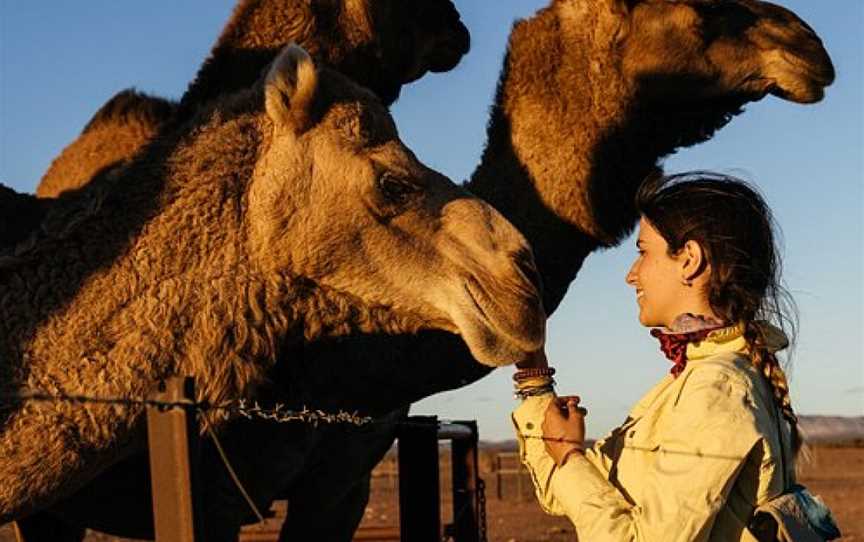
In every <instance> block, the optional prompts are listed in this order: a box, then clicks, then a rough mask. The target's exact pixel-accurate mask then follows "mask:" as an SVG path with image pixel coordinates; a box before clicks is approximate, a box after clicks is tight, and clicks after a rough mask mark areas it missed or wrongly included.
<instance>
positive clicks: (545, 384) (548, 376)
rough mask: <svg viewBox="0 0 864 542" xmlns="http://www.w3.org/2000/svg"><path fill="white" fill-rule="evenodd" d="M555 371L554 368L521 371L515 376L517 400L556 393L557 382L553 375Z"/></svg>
mask: <svg viewBox="0 0 864 542" xmlns="http://www.w3.org/2000/svg"><path fill="white" fill-rule="evenodd" d="M554 374H555V369H553V368H552V367H536V368H531V369H521V370H519V371H517V372H516V374H514V375H513V380H514V381H515V386H514V387H515V388H516V390H515V392H514V396H515V397H516V398H517V399H527V398H528V397H535V396H538V395H545V394H547V393H554V392H555V380H553V379H552V375H554Z"/></svg>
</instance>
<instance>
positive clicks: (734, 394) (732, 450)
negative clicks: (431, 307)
mask: <svg viewBox="0 0 864 542" xmlns="http://www.w3.org/2000/svg"><path fill="white" fill-rule="evenodd" d="M745 353H746V344H745V342H744V339H743V338H742V337H741V330H740V329H739V328H738V327H735V326H733V327H728V328H723V329H720V330H717V331H715V332H713V333H711V334H710V335H709V336H708V338H707V339H706V340H705V341H702V342H701V343H698V345H697V344H690V345H689V346H688V349H687V358H688V360H689V361H688V364H687V367H686V368H685V369H684V371H683V372H682V373H681V375H680V376H679V377H678V378H674V377H672V375H669V376H667V377H666V378H664V379H663V380H662V381H661V382H660V383H659V384H658V385H657V386H655V387H654V389H652V390H651V391H649V392H648V393H647V394H646V395H645V396H644V397H643V398H642V399H641V400H640V401H639V402H638V403H637V404H636V406H635V407H634V408H633V410H632V411H631V412H630V416H629V417H628V419H627V421H625V423H624V424H623V425H621V426H620V427H618V428H617V429H615V430H613V431H612V433H611V434H609V435H608V436H607V437H605V438H604V439H602V440H600V441H598V442H597V443H596V444H595V445H594V446H593V447H592V448H591V449H589V450H587V451H586V453H585V455H584V456H583V455H581V454H575V455H571V456H570V458H569V459H568V461H567V462H566V463H565V464H564V466H563V467H561V468H557V467H556V465H555V462H554V461H553V460H552V458H551V457H550V456H549V455H548V453H547V452H546V450H545V447H544V445H543V441H542V440H541V439H540V438H539V437H541V436H542V431H541V424H542V423H543V419H544V415H545V411H546V407H547V406H548V405H549V403H550V401H551V400H552V397H553V396H552V394H548V395H544V396H538V397H531V398H529V399H526V400H525V401H523V403H522V404H521V406H519V408H517V409H516V410H515V411H514V412H513V416H512V417H513V423H514V425H515V426H516V434H517V438H518V441H519V448H520V454H521V459H522V462H523V463H524V464H525V465H526V466H527V468H528V470H529V472H530V474H531V476H532V478H533V481H534V486H535V488H536V493H537V498H538V499H539V501H540V505H541V506H542V507H543V509H544V510H546V512H548V513H550V514H554V515H566V516H567V517H568V518H570V520H571V521H572V522H573V525H574V526H575V528H576V533H577V535H578V537H579V540H581V541H582V542H603V541H640V542H660V541H662V542H672V541H688V542H689V541H705V540H708V541H724V542H725V541H737V540H744V541H754V540H755V538H754V537H753V536H752V535H750V533H749V532H748V531H747V530H746V525H747V523H748V522H749V520H750V516H751V515H752V513H753V510H754V509H755V508H756V506H758V505H761V504H763V503H764V502H766V501H768V500H769V499H771V498H773V497H776V496H778V495H779V494H780V493H781V492H782V490H783V488H784V485H785V484H787V483H790V484H791V480H792V476H793V474H792V461H791V457H792V453H791V450H790V444H789V443H790V442H791V440H790V434H789V426H788V424H787V423H785V421H784V422H782V423H780V422H779V421H778V418H777V417H778V416H779V412H778V410H777V409H776V407H775V406H774V401H773V399H772V393H771V390H770V389H769V388H770V386H769V385H768V383H767V382H765V380H764V378H762V377H761V375H759V374H758V372H757V371H756V369H755V368H754V366H753V364H752V363H751V362H750V360H749V359H748V358H747V357H745V355H744V354H745ZM781 431H782V433H783V435H782V444H781V442H780V438H779V435H780V432H781ZM781 446H782V454H783V456H781ZM784 462H785V464H786V466H787V472H786V473H784V472H782V471H783V469H782V468H781V465H782V464H783V463H784Z"/></svg>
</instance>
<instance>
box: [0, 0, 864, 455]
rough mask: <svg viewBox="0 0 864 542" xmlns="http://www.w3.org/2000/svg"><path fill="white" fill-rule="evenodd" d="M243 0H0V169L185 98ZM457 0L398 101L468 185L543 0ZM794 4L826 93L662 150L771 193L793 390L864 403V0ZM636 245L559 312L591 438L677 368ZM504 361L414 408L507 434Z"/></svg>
mask: <svg viewBox="0 0 864 542" xmlns="http://www.w3.org/2000/svg"><path fill="white" fill-rule="evenodd" d="M233 3H234V2H233V1H232V0H208V1H206V2H205V1H199V2H181V3H177V2H168V1H166V0H151V1H149V2H117V1H107V0H88V1H86V2H48V1H45V0H27V1H24V0H0V182H3V183H5V184H7V185H10V186H13V187H14V188H16V189H18V190H21V191H27V192H32V191H33V190H34V189H35V187H36V184H37V182H38V180H39V178H40V177H41V175H42V173H43V172H44V171H45V170H46V169H47V167H48V165H49V164H50V161H51V160H52V158H53V157H54V156H56V155H57V154H58V153H59V151H60V150H61V149H62V148H63V147H64V146H65V145H66V144H68V143H69V142H71V141H72V139H73V138H74V137H75V136H76V135H77V134H78V132H79V131H80V130H81V128H82V127H83V126H84V124H85V123H86V122H87V120H88V119H89V118H90V116H91V115H92V114H93V112H95V111H96V110H97V109H98V108H99V106H100V105H102V103H104V102H105V101H106V100H107V99H108V98H109V97H111V96H112V95H113V94H114V93H115V92H116V91H118V90H120V89H122V88H126V87H129V86H135V87H137V88H138V89H140V90H143V91H146V92H150V93H156V94H160V95H163V96H167V97H174V98H177V97H179V96H180V95H181V94H182V93H183V91H184V89H185V88H186V85H187V83H188V82H189V81H190V80H191V79H192V78H193V76H194V75H195V72H196V71H197V68H198V65H199V64H200V63H201V61H202V60H203V59H204V58H205V56H206V55H207V53H208V52H209V49H210V47H211V45H212V44H213V42H214V41H215V39H216V37H217V35H218V33H219V31H220V29H221V28H222V25H223V24H224V23H225V21H226V20H227V18H228V16H229V14H230V11H231V8H232V7H233ZM456 3H457V6H458V8H459V9H460V11H461V12H462V14H463V19H464V20H465V22H466V24H467V25H468V27H469V29H470V30H471V32H472V38H473V45H472V50H471V52H470V53H469V55H468V56H467V57H466V58H465V59H464V61H463V62H462V64H461V65H460V66H459V67H458V68H457V69H456V70H455V71H453V72H450V73H447V74H441V75H433V76H427V77H425V78H424V79H422V80H421V81H419V82H417V83H415V84H413V85H411V86H409V87H406V88H405V89H404V90H403V94H402V98H401V99H400V101H399V102H398V103H397V104H396V105H395V106H394V108H393V112H394V115H395V117H396V120H397V124H398V126H399V129H400V133H401V135H402V137H403V139H404V140H405V141H406V142H407V143H408V145H409V146H411V147H412V148H413V149H414V150H415V151H416V153H417V155H418V156H419V157H420V158H421V159H422V160H423V161H425V162H426V163H427V164H429V165H430V166H432V167H434V168H436V169H438V170H440V171H442V172H443V173H445V174H447V175H448V176H450V177H451V178H453V179H454V180H457V181H459V180H462V179H465V178H467V177H468V176H469V175H470V174H471V171H472V170H473V169H474V167H475V166H476V164H477V162H478V160H479V157H480V153H481V151H482V148H483V144H484V141H485V126H486V118H487V112H488V108H489V105H490V104H491V100H492V96H493V94H494V89H495V83H496V81H497V79H498V73H499V70H500V68H501V62H502V58H503V54H504V47H505V44H506V39H507V35H508V34H509V29H510V26H511V24H512V22H513V20H514V19H516V18H517V17H525V16H528V15H530V14H531V13H533V12H534V11H535V10H536V9H537V8H538V7H540V6H541V5H544V4H545V3H546V2H545V1H540V0H500V1H497V2H487V1H485V0H482V1H481V0H456ZM784 5H786V6H787V7H789V8H791V9H793V10H794V11H795V12H797V13H798V14H799V15H801V16H802V17H803V18H804V19H805V20H807V22H808V23H810V25H811V26H812V27H814V28H815V29H816V31H817V32H818V33H819V34H820V35H821V36H822V38H823V40H824V41H825V44H826V47H827V49H828V51H829V52H830V53H831V55H832V57H833V59H834V62H835V66H836V68H837V72H838V78H837V82H836V83H835V84H834V86H833V87H831V88H829V89H828V93H827V96H826V99H825V100H824V101H823V102H822V103H820V104H817V105H813V106H799V105H794V104H789V103H786V102H783V101H780V100H778V99H775V98H767V99H765V100H763V101H762V102H760V103H757V104H751V105H750V106H749V107H748V111H747V113H745V114H744V115H742V116H740V117H738V118H737V119H735V120H734V121H733V122H732V123H731V124H730V125H729V126H728V127H726V128H725V129H724V130H722V131H721V132H720V133H719V134H718V135H717V136H716V137H715V138H714V139H713V140H712V141H710V142H708V143H706V144H703V145H701V146H698V147H694V148H691V149H686V150H683V151H681V152H680V153H679V154H677V155H676V156H674V157H672V158H670V159H669V160H667V162H666V170H667V171H669V172H676V171H683V170H687V169H695V168H700V169H715V170H719V171H724V172H729V173H733V174H736V175H738V176H740V177H743V178H745V179H748V180H750V181H752V182H753V183H755V184H756V185H758V186H759V187H760V188H761V189H762V190H763V192H764V193H765V195H766V197H767V199H768V202H769V204H770V205H771V206H772V208H773V209H774V211H775V214H776V218H777V220H778V222H779V224H780V225H781V227H782V230H783V240H784V246H785V271H786V273H785V276H786V280H787V283H788V286H789V288H790V289H791V291H792V292H793V294H794V295H795V297H796V300H797V301H798V304H799V308H800V313H801V314H800V316H801V332H800V334H799V337H798V345H797V348H796V350H795V356H794V366H793V369H792V371H791V376H792V391H793V404H794V405H795V406H796V408H797V409H798V410H799V412H801V413H805V414H834V415H861V414H864V234H862V229H864V227H862V226H864V89H862V72H864V45H862V38H861V36H862V34H864V3H862V2H860V1H859V0H833V1H830V2H829V1H826V2H814V1H812V0H787V1H786V2H785V3H784ZM634 254H635V249H634V246H633V240H632V239H630V240H627V241H625V242H624V243H623V244H622V245H621V246H620V247H618V248H615V249H611V250H608V251H605V252H603V253H600V254H595V255H593V256H591V257H590V258H589V259H588V260H587V262H586V264H585V267H584V268H583V270H582V272H581V273H580V275H579V277H578V278H577V280H576V282H575V283H574V284H573V285H572V286H571V288H570V291H569V293H568V295H567V298H566V299H565V302H564V304H563V305H562V306H561V308H560V309H559V310H558V311H557V312H556V313H555V315H554V316H553V317H552V318H551V320H550V322H549V333H548V337H549V342H548V351H549V353H550V359H551V362H552V364H554V365H555V366H556V367H557V368H558V371H559V374H558V381H559V384H560V385H559V389H560V390H561V391H566V392H573V393H578V394H580V395H581V396H582V397H583V402H584V403H585V404H586V405H587V406H588V407H589V409H590V415H589V419H588V431H589V433H590V434H591V435H593V436H599V435H601V434H602V433H604V432H606V431H607V430H608V429H610V428H611V427H613V426H614V425H615V424H617V423H618V422H620V420H622V419H623V418H624V416H625V415H626V412H627V409H628V407H629V406H630V405H631V404H632V403H633V402H635V400H636V399H638V398H639V397H640V396H641V394H642V393H643V392H644V391H646V390H647V389H648V388H649V387H650V386H651V385H652V384H653V383H654V382H655V381H656V380H658V379H659V378H661V377H662V376H663V375H664V374H665V372H666V371H667V370H668V365H667V362H666V361H665V359H664V358H662V357H661V355H660V354H659V352H658V351H657V347H656V343H655V341H654V339H652V338H651V337H649V336H648V333H647V331H646V330H645V329H644V328H642V327H640V326H639V324H638V322H637V319H636V315H637V313H636V303H635V297H634V295H633V292H632V291H631V290H630V289H629V288H628V287H626V285H625V284H624V273H625V272H626V270H627V268H628V266H629V264H630V261H631V259H632V258H633V256H634ZM443 363H446V361H444V362H443ZM442 370H446V367H442ZM510 374H511V371H510V370H509V369H504V370H499V371H496V372H495V373H493V374H492V375H491V376H489V377H487V378H486V379H484V380H482V381H480V382H478V383H476V384H474V385H472V386H469V387H467V388H463V389H461V390H458V391H454V392H449V393H444V394H440V395H438V396H435V397H432V398H429V399H426V400H424V401H422V402H421V403H419V404H418V405H416V406H415V408H414V412H415V413H428V414H437V415H439V416H441V417H443V418H463V419H464V418H476V419H478V421H479V422H480V431H481V437H482V438H486V439H504V438H510V427H509V420H508V412H509V410H510V409H511V408H512V407H513V404H514V403H513V400H512V398H511V396H510V383H509V377H510Z"/></svg>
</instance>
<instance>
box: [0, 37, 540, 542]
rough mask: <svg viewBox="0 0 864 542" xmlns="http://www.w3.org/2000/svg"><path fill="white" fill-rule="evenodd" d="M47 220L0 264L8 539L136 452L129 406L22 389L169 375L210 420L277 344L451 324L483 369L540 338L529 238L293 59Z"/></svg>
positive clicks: (110, 388)
mask: <svg viewBox="0 0 864 542" xmlns="http://www.w3.org/2000/svg"><path fill="white" fill-rule="evenodd" d="M133 176H134V180H132V179H129V177H133ZM110 185H113V186H110ZM58 207H60V209H52V210H51V211H49V215H48V216H47V217H46V218H45V220H44V221H43V224H42V227H41V231H40V232H38V233H37V236H38V237H39V239H38V240H37V242H34V243H31V244H30V245H29V246H28V248H27V249H26V250H18V251H16V252H15V253H14V255H9V254H6V255H5V257H4V258H3V259H2V261H0V315H2V317H0V329H2V334H0V359H2V360H3V363H2V364H0V383H2V387H0V392H2V393H3V394H4V396H5V397H4V407H3V409H2V411H0V412H2V417H0V458H2V460H0V480H2V484H0V523H4V522H7V521H10V520H14V519H16V518H18V517H22V516H26V515H27V514H29V513H31V512H32V511H34V510H38V509H41V508H44V507H45V506H46V505H49V504H50V503H51V502H52V501H54V500H56V499H58V498H62V497H63V496H65V495H69V494H71V493H73V492H74V491H76V490H77V489H79V488H80V487H81V486H82V485H83V484H85V483H86V482H87V481H88V480H89V479H91V478H92V477H93V476H95V475H97V474H98V473H99V472H100V471H102V470H104V469H105V468H106V467H108V466H109V465H110V464H111V463H112V462H113V461H116V460H117V459H118V458H120V457H122V456H123V455H125V454H127V453H128V452H129V450H130V449H134V448H135V447H136V446H138V445H140V440H141V439H140V434H139V433H140V431H139V429H140V425H141V414H142V412H141V410H142V409H141V407H140V405H138V406H134V405H133V406H128V407H117V406H112V405H100V404H83V405H82V404H75V403H69V402H35V401H28V400H26V399H21V400H17V399H14V398H13V397H14V394H16V393H25V394H26V393H27V392H30V391H35V392H41V393H49V394H84V395H90V396H96V397H145V396H146V395H147V393H148V392H149V391H151V390H152V389H154V387H155V386H157V385H158V383H159V381H160V380H161V379H163V378H166V377H168V376H169V375H172V374H181V375H190V376H195V377H196V385H197V390H196V391H197V394H198V399H199V400H202V401H206V402H207V403H209V404H214V405H219V404H223V403H224V402H225V401H226V400H231V399H237V398H240V397H244V396H248V395H249V394H250V393H254V392H255V390H256V388H258V387H260V386H261V385H264V384H265V383H266V379H265V373H266V372H267V370H268V369H270V368H272V367H273V365H274V364H275V363H276V361H277V359H281V362H283V363H290V359H288V358H284V357H281V356H279V351H280V349H282V348H291V347H293V346H294V345H302V344H303V343H305V342H307V341H311V340H314V339H316V338H318V337H324V336H330V337H333V336H339V335H345V334H347V333H349V332H351V331H356V330H361V331H366V332H385V333H411V332H414V331H416V330H418V329H422V328H439V329H446V330H448V331H451V332H456V333H459V334H460V335H461V336H462V337H464V339H465V340H466V341H467V342H468V344H469V345H471V348H472V354H473V355H474V356H475V357H476V358H477V359H481V360H483V361H484V362H486V363H489V364H503V363H509V362H511V361H513V360H514V359H520V358H522V357H524V356H526V355H527V354H528V353H529V352H531V351H534V350H536V349H537V348H539V347H541V346H542V344H543V335H544V328H545V314H544V313H543V310H542V305H541V303H540V298H539V292H538V289H537V287H536V285H535V284H534V283H533V282H532V281H531V279H530V277H531V276H533V275H534V270H533V260H532V258H531V251H530V248H529V247H528V245H527V243H526V242H525V240H524V238H523V237H522V236H521V235H520V234H519V233H518V232H517V231H516V230H515V228H513V227H512V225H510V224H509V223H508V222H506V221H505V220H504V219H503V218H502V217H501V216H500V215H499V214H498V213H497V212H496V211H494V209H492V208H491V207H490V206H489V205H487V204H485V203H482V202H481V201H480V200H478V199H477V198H475V197H473V196H470V195H469V194H468V193H467V192H465V191H464V190H462V189H460V188H458V187H457V186H455V185H454V184H453V183H452V182H450V181H449V180H447V179H446V178H445V177H443V176H441V175H440V174H438V173H436V172H434V171H431V170H429V169H428V168H426V167H425V166H423V165H422V164H421V163H420V162H419V161H417V159H416V158H415V157H414V155H413V154H412V153H411V152H410V151H409V150H408V149H407V148H406V147H405V146H404V145H403V144H402V143H401V142H400V141H399V139H398V136H397V134H396V129H395V126H394V125H393V122H392V119H391V118H390V116H389V114H388V113H387V110H386V108H385V107H384V106H383V105H382V104H381V103H380V102H379V101H378V100H377V98H376V97H375V96H374V95H373V94H372V93H370V92H369V91H367V90H365V89H363V88H362V87H359V86H357V85H355V84H354V83H352V82H351V81H350V80H348V79H347V78H345V77H344V76H342V75H341V74H339V73H337V72H334V71H331V70H328V69H320V70H319V69H317V68H316V66H315V64H314V63H313V61H312V60H311V58H310V57H309V56H308V55H307V54H306V53H305V52H304V51H303V50H302V49H301V48H299V47H297V46H294V45H291V46H288V47H286V49H285V50H284V52H283V53H281V54H280V55H279V56H278V58H277V59H276V60H275V61H274V63H273V65H272V67H271V68H270V70H269V72H268V73H267V74H266V76H265V77H264V78H263V79H262V80H261V81H260V82H258V83H257V84H256V85H254V86H253V87H251V88H250V89H244V90H241V91H238V92H237V93H234V94H230V95H225V96H223V97H222V98H221V99H220V100H217V101H216V102H214V103H213V104H212V107H211V108H207V109H206V110H205V111H202V112H201V113H200V114H198V115H196V117H195V118H194V119H192V120H191V121H190V122H189V123H188V124H187V125H186V126H185V128H184V129H181V130H178V131H177V132H176V133H175V134H174V135H173V137H172V138H171V140H169V139H168V138H166V139H165V140H161V141H160V142H159V144H154V145H151V146H149V147H148V148H147V151H146V152H145V153H144V154H142V155H140V156H139V157H138V158H137V159H136V160H135V161H133V162H132V163H131V164H130V165H129V166H128V167H127V168H124V170H123V171H122V172H118V174H117V175H115V176H112V177H106V178H104V179H100V180H99V181H97V184H96V185H95V186H92V187H89V188H88V190H87V191H86V193H82V194H80V195H78V197H72V198H69V199H68V200H67V201H62V202H59V203H58ZM442 363H444V364H446V360H442ZM442 370H446V365H442ZM208 423H211V424H214V425H216V426H217V427H218V426H220V425H222V423H223V422H221V421H220V420H219V418H218V417H208ZM226 539H227V540H230V539H231V537H230V535H228V534H226V533H225V531H223V530H222V529H220V528H218V527H214V528H213V530H212V532H209V534H208V536H207V540H226Z"/></svg>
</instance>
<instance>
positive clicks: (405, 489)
mask: <svg viewBox="0 0 864 542" xmlns="http://www.w3.org/2000/svg"><path fill="white" fill-rule="evenodd" d="M438 484H439V467H438V417H437V416H411V417H410V418H408V423H407V424H405V425H402V426H401V427H400V428H399V532H400V535H401V540H403V541H405V542H440V540H441V501H440V488H439V486H438Z"/></svg>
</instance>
